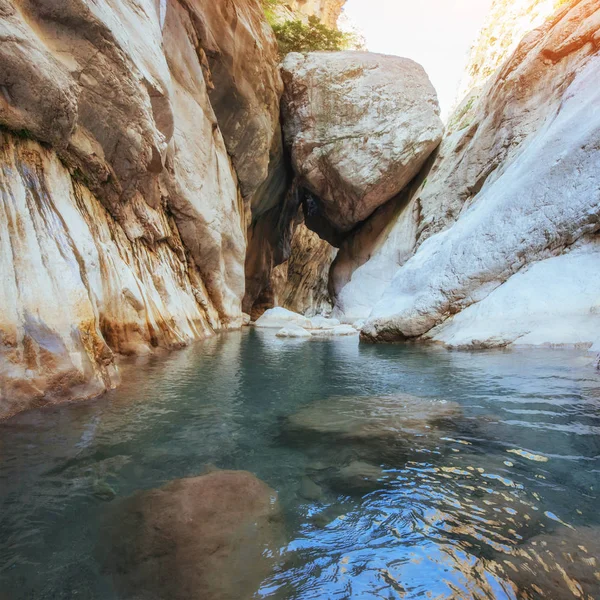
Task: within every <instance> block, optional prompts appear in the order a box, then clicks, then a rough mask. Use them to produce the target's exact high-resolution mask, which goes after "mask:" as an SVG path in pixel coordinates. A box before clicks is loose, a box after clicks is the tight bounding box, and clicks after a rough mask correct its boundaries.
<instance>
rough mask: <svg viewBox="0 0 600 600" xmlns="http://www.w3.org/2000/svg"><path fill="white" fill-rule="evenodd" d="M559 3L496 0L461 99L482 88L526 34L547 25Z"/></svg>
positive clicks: (556, 0)
mask: <svg viewBox="0 0 600 600" xmlns="http://www.w3.org/2000/svg"><path fill="white" fill-rule="evenodd" d="M559 4H560V0H493V2H492V6H491V9H490V13H489V15H488V17H487V19H486V22H485V24H484V26H483V28H482V30H481V32H480V33H479V36H478V37H477V40H476V41H475V43H474V44H473V46H472V47H471V52H470V54H469V60H468V62H467V67H466V69H465V73H464V76H463V80H462V82H461V84H460V89H459V93H458V100H459V101H461V100H462V99H463V98H464V97H465V96H467V95H468V94H470V93H471V92H473V90H476V89H478V88H481V87H482V86H483V85H484V84H485V83H486V81H487V80H488V78H489V77H491V76H492V75H493V74H494V72H495V71H496V69H498V68H499V67H500V65H501V64H502V63H503V62H504V61H505V60H506V59H507V58H509V57H510V55H511V54H512V53H513V52H514V51H515V50H516V48H517V46H518V45H519V43H520V41H521V40H522V39H523V37H524V36H525V35H526V34H527V33H529V32H530V31H532V30H533V29H536V28H537V27H540V26H541V25H543V24H544V23H545V22H546V20H547V19H548V18H549V17H550V15H552V13H554V11H555V9H556V8H557V7H558V5H559Z"/></svg>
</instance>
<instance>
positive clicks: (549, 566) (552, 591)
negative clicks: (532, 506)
mask: <svg viewBox="0 0 600 600" xmlns="http://www.w3.org/2000/svg"><path fill="white" fill-rule="evenodd" d="M599 556H600V531H599V530H598V528H597V527H582V528H578V529H573V528H567V527H564V528H562V529H559V530H557V531H555V532H553V533H546V534H541V535H538V536H535V537H533V538H531V539H529V540H528V541H527V542H526V543H524V544H522V545H520V546H518V547H516V548H515V549H514V551H513V552H512V554H511V555H510V556H509V557H508V558H507V559H505V560H504V563H505V564H507V565H508V567H509V569H507V577H508V578H509V579H510V580H511V581H512V582H513V583H514V584H515V586H516V587H517V589H518V590H519V598H526V599H534V598H561V599H562V598H565V599H566V598H584V599H586V600H592V599H593V598H596V597H597V593H598V586H599V583H600V575H599V573H598V557H599Z"/></svg>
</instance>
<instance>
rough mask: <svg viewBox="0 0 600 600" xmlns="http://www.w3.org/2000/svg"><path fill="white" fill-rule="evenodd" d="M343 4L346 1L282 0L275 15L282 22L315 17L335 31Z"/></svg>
mask: <svg viewBox="0 0 600 600" xmlns="http://www.w3.org/2000/svg"><path fill="white" fill-rule="evenodd" d="M344 4H346V0H284V1H283V2H281V3H280V4H279V5H278V6H277V7H276V9H275V14H276V16H277V18H278V19H281V20H282V21H285V20H289V19H298V18H299V19H302V20H306V19H308V17H317V18H318V19H319V20H320V21H321V22H322V23H324V24H325V25H327V27H330V28H331V29H336V28H337V23H338V19H339V18H340V15H341V14H342V9H343V8H344Z"/></svg>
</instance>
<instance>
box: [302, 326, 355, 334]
mask: <svg viewBox="0 0 600 600" xmlns="http://www.w3.org/2000/svg"><path fill="white" fill-rule="evenodd" d="M313 335H315V336H319V337H336V336H347V335H358V330H356V329H355V328H354V327H352V325H336V326H335V327H330V328H323V327H321V328H318V329H315V330H314V331H313Z"/></svg>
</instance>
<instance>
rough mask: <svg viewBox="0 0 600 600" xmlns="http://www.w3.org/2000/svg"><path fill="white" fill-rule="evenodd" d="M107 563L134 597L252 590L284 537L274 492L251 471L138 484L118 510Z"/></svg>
mask: <svg viewBox="0 0 600 600" xmlns="http://www.w3.org/2000/svg"><path fill="white" fill-rule="evenodd" d="M109 531H110V536H111V539H112V551H111V553H110V556H109V557H107V558H106V561H107V567H108V570H109V571H110V572H111V573H112V575H113V579H114V580H115V584H116V586H117V589H118V591H119V593H120V594H122V595H123V597H124V598H135V599H136V600H165V599H167V598H168V599H169V600H242V599H245V598H248V599H249V598H252V597H253V596H254V593H255V592H256V591H257V590H258V588H259V586H260V584H261V582H262V581H263V580H264V579H265V577H267V576H268V575H269V574H270V573H271V571H272V569H273V567H274V566H275V564H276V561H277V558H278V555H279V549H280V548H281V547H282V545H283V541H282V539H283V536H282V531H283V529H282V521H281V516H280V512H279V508H278V504H277V495H276V493H275V492H274V491H273V490H272V489H271V488H269V487H268V486H267V485H266V484H265V483H263V482H262V481H260V480H259V479H257V478H256V477H255V476H254V475H252V474H251V473H248V472H246V471H217V472H214V473H209V474H207V475H202V476H200V477H192V478H188V479H178V480H175V481H172V482H171V483H168V484H167V485H165V486H164V487H162V488H159V489H155V490H149V491H144V492H139V493H137V494H135V495H134V496H132V497H130V498H128V499H126V500H125V501H124V502H123V503H122V504H121V505H120V506H119V507H118V509H117V510H116V511H115V512H114V513H112V521H111V523H110V526H109Z"/></svg>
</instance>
